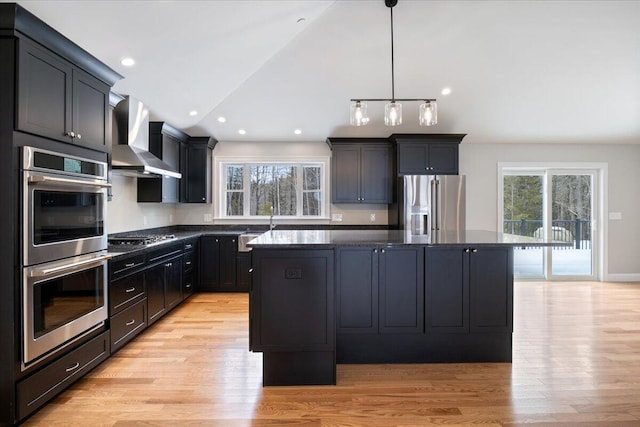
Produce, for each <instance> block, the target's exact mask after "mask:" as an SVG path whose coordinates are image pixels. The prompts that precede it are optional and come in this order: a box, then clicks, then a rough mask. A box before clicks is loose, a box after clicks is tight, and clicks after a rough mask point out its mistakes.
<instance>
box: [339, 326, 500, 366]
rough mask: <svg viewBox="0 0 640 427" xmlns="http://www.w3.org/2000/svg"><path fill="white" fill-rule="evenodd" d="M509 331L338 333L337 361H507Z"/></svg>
mask: <svg viewBox="0 0 640 427" xmlns="http://www.w3.org/2000/svg"><path fill="white" fill-rule="evenodd" d="M511 344H512V336H511V333H504V334H493V333H484V334H468V335H465V334H442V335H410V334H404V335H403V334H392V335H377V334H360V335H356V334H338V335H337V342H336V360H337V363H474V362H507V363H511V357H512V350H511V348H512V347H511Z"/></svg>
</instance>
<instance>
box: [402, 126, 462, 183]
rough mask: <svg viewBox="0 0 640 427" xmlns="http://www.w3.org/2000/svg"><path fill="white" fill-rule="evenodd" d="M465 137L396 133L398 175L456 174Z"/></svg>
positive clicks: (457, 135) (458, 135) (460, 135)
mask: <svg viewBox="0 0 640 427" xmlns="http://www.w3.org/2000/svg"><path fill="white" fill-rule="evenodd" d="M464 137H465V134H393V135H391V137H390V139H391V140H392V141H394V142H395V143H396V144H397V149H398V175H457V174H458V149H459V144H460V142H461V141H462V138H464Z"/></svg>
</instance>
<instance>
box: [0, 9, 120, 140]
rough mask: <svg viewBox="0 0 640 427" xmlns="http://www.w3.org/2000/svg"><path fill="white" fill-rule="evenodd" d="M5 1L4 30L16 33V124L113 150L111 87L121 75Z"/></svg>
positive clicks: (0, 26) (33, 131) (56, 137)
mask: <svg viewBox="0 0 640 427" xmlns="http://www.w3.org/2000/svg"><path fill="white" fill-rule="evenodd" d="M1 6H2V7H1V9H0V13H1V14H2V16H3V17H4V18H6V19H3V20H2V22H0V30H5V31H6V30H9V31H12V32H13V34H14V35H15V39H14V40H15V48H16V54H15V61H16V63H15V90H16V95H15V99H16V109H15V116H14V123H15V129H16V130H18V131H22V132H26V133H30V134H33V135H37V136H41V137H44V138H48V139H52V140H56V141H62V142H66V143H71V144H74V145H79V146H83V147H87V148H91V149H94V150H98V151H102V152H108V151H109V150H110V147H111V142H110V141H111V127H110V125H109V90H110V87H111V86H112V85H113V84H114V83H115V82H116V81H117V80H119V79H121V78H122V76H120V75H119V74H118V73H116V72H115V71H113V70H112V69H110V68H109V67H107V66H106V65H104V64H102V63H101V62H100V61H98V60H97V59H96V58H95V57H93V56H91V55H90V54H89V53H88V52H86V51H84V50H83V49H81V48H80V47H79V46H77V45H75V44H74V43H73V42H71V41H70V40H68V39H67V38H65V37H64V36H62V35H61V34H59V33H58V32H56V31H55V30H53V29H52V28H51V27H49V26H47V25H46V24H44V23H43V22H42V21H40V20H39V19H38V18H36V17H35V16H33V15H32V14H30V13H29V12H27V11H26V10H24V9H23V8H21V7H20V6H18V5H15V4H11V3H7V4H3V5H1ZM6 59H7V60H9V61H13V60H14V58H6Z"/></svg>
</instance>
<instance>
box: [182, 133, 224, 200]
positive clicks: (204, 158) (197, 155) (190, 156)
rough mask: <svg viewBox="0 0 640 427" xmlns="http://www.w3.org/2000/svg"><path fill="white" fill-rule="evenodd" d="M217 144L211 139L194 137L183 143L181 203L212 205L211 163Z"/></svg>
mask: <svg viewBox="0 0 640 427" xmlns="http://www.w3.org/2000/svg"><path fill="white" fill-rule="evenodd" d="M216 143H217V141H216V140H215V139H213V138H210V137H192V138H189V140H188V141H187V142H182V143H181V146H180V173H182V179H181V180H180V202H181V203H211V163H212V151H213V148H214V147H215V144H216Z"/></svg>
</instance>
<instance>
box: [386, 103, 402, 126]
mask: <svg viewBox="0 0 640 427" xmlns="http://www.w3.org/2000/svg"><path fill="white" fill-rule="evenodd" d="M384 124H385V126H398V125H401V124H402V104H400V103H399V102H390V103H388V104H386V105H385V106H384Z"/></svg>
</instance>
